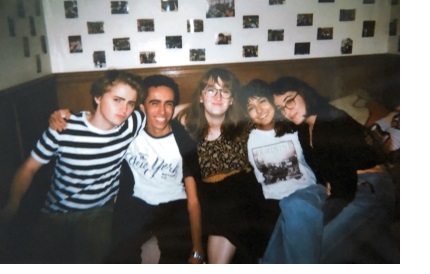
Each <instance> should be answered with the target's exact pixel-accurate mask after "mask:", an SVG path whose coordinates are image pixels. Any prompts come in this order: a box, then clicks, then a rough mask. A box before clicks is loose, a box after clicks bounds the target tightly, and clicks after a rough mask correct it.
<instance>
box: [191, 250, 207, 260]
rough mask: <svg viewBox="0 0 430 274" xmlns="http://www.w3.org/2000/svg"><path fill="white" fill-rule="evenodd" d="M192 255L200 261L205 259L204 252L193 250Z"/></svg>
mask: <svg viewBox="0 0 430 274" xmlns="http://www.w3.org/2000/svg"><path fill="white" fill-rule="evenodd" d="M191 256H193V258H194V259H197V260H199V261H203V259H204V257H203V254H201V253H200V252H198V251H193V252H191Z"/></svg>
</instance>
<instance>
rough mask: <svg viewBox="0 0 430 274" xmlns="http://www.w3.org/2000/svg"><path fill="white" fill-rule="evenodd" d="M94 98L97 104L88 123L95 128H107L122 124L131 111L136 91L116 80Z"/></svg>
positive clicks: (133, 106) (134, 103) (134, 102)
mask: <svg viewBox="0 0 430 274" xmlns="http://www.w3.org/2000/svg"><path fill="white" fill-rule="evenodd" d="M94 100H95V102H96V103H97V105H98V106H97V109H96V112H95V114H94V116H93V117H92V118H91V119H90V123H91V124H92V125H94V126H95V127H97V128H100V129H104V130H109V129H112V128H113V127H115V126H119V125H120V124H122V123H123V122H124V121H125V120H126V119H127V118H128V117H129V116H130V114H131V113H132V112H133V110H134V108H135V105H136V100H137V91H136V90H134V89H133V88H132V87H130V86H129V85H127V84H125V83H122V82H116V83H114V84H113V85H112V86H111V87H110V88H109V90H108V91H107V92H105V93H104V94H103V95H102V96H100V97H95V98H94Z"/></svg>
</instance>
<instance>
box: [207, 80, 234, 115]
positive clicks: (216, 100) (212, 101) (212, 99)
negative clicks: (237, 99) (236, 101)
mask: <svg viewBox="0 0 430 274" xmlns="http://www.w3.org/2000/svg"><path fill="white" fill-rule="evenodd" d="M210 89H213V90H217V91H216V92H215V94H214V95H213V96H211V95H210V94H209V92H208V91H207V90H210ZM221 90H227V88H226V87H224V82H223V81H222V80H221V79H220V78H218V81H217V82H215V81H214V80H213V79H209V81H208V84H207V86H206V87H205V89H203V90H202V92H201V93H200V102H201V103H203V106H204V108H205V115H206V116H211V117H222V116H224V115H225V113H226V112H227V109H228V108H229V107H230V105H231V104H233V99H232V97H230V98H228V99H226V98H224V97H223V96H222V95H221Z"/></svg>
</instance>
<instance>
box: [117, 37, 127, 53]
mask: <svg viewBox="0 0 430 274" xmlns="http://www.w3.org/2000/svg"><path fill="white" fill-rule="evenodd" d="M113 50H115V51H122V50H130V38H129V37H124V38H114V39H113Z"/></svg>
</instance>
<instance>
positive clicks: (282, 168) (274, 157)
mask: <svg viewBox="0 0 430 274" xmlns="http://www.w3.org/2000/svg"><path fill="white" fill-rule="evenodd" d="M252 156H253V157H254V161H255V164H256V166H257V169H258V170H259V171H260V172H261V173H262V174H263V176H264V184H266V185H268V184H273V183H276V182H277V181H285V180H288V179H300V178H301V177H302V176H303V174H302V173H301V172H300V167H299V162H298V159H297V152H296V148H295V147H294V144H293V142H292V141H284V142H280V143H276V144H272V145H268V146H262V147H256V148H254V149H252Z"/></svg>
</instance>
